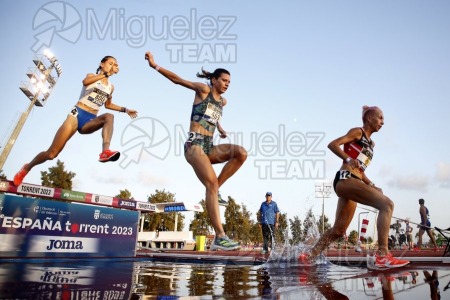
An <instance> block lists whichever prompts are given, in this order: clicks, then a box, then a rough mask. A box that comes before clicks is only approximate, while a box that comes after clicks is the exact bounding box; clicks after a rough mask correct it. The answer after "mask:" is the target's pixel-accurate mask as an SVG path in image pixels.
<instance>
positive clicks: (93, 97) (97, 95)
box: [88, 88, 109, 106]
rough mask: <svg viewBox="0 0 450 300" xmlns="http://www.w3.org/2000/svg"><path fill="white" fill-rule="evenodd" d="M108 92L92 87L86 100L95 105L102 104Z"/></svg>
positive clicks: (106, 98)
mask: <svg viewBox="0 0 450 300" xmlns="http://www.w3.org/2000/svg"><path fill="white" fill-rule="evenodd" d="M108 97H109V94H108V93H105V92H104V91H102V90H100V89H98V88H94V90H93V91H92V93H90V94H89V97H88V100H89V101H91V102H92V103H94V104H95V105H97V106H102V105H103V104H104V103H105V102H106V100H108Z"/></svg>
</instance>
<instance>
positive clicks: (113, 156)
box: [98, 150, 120, 162]
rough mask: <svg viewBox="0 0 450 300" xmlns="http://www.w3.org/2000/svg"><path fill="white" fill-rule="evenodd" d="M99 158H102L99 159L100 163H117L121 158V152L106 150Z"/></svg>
mask: <svg viewBox="0 0 450 300" xmlns="http://www.w3.org/2000/svg"><path fill="white" fill-rule="evenodd" d="M99 156H100V158H99V159H98V161H99V162H107V161H116V160H118V159H119V157H120V152H119V151H111V150H105V151H103V152H102V153H100V155H99Z"/></svg>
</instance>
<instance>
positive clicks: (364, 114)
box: [362, 105, 380, 122]
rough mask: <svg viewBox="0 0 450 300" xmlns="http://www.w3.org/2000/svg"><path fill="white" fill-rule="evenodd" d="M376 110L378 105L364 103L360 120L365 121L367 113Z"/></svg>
mask: <svg viewBox="0 0 450 300" xmlns="http://www.w3.org/2000/svg"><path fill="white" fill-rule="evenodd" d="M376 110H380V109H379V108H378V106H368V105H364V106H363V108H362V120H363V122H364V121H365V117H366V115H367V113H371V112H373V111H376Z"/></svg>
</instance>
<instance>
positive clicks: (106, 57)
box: [95, 55, 116, 74]
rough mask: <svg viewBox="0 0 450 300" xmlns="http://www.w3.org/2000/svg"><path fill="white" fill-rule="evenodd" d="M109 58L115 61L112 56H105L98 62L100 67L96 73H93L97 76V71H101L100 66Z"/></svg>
mask: <svg viewBox="0 0 450 300" xmlns="http://www.w3.org/2000/svg"><path fill="white" fill-rule="evenodd" d="M110 58H114V59H116V58H115V57H114V56H111V55H107V56H105V57H103V59H102V60H101V61H100V65H99V66H98V68H97V71H95V74H98V71H100V70H101V69H102V67H101V64H102V63H104V62H105V61H107V60H108V59H110Z"/></svg>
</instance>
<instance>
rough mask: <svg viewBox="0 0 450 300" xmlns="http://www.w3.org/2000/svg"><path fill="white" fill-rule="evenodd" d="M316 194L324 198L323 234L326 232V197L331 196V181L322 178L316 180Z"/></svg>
mask: <svg viewBox="0 0 450 300" xmlns="http://www.w3.org/2000/svg"><path fill="white" fill-rule="evenodd" d="M315 196H316V198H322V234H324V232H325V199H324V198H330V197H331V182H330V181H328V180H321V181H316V182H315Z"/></svg>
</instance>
